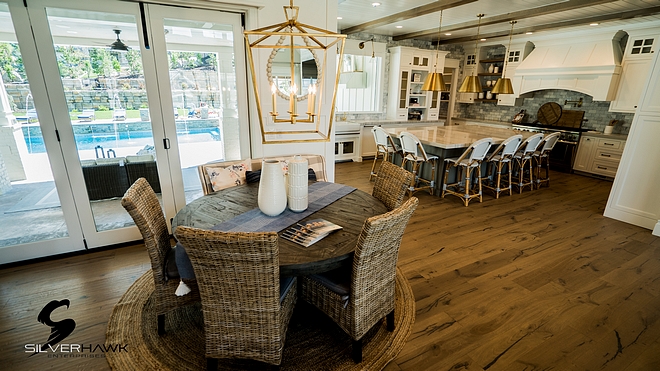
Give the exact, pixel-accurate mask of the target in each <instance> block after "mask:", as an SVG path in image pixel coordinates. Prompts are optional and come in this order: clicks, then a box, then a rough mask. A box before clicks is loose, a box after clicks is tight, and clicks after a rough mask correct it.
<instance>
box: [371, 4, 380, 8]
mask: <svg viewBox="0 0 660 371" xmlns="http://www.w3.org/2000/svg"><path fill="white" fill-rule="evenodd" d="M371 6H373V7H374V8H375V7H377V6H380V3H371Z"/></svg>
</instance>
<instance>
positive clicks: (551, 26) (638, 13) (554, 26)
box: [440, 6, 660, 45]
mask: <svg viewBox="0 0 660 371" xmlns="http://www.w3.org/2000/svg"><path fill="white" fill-rule="evenodd" d="M656 14H660V6H654V7H650V8H644V9H637V10H630V11H627V12H622V13H612V14H605V15H599V16H594V17H587V18H579V19H572V20H570V21H562V22H554V23H546V24H540V25H536V26H532V27H526V28H522V29H516V30H515V31H514V33H513V34H514V35H520V34H524V33H526V32H538V31H550V30H558V29H561V28H565V27H572V26H579V25H587V24H589V23H600V22H606V21H618V20H624V19H631V18H636V17H646V16H651V15H656ZM508 36H509V31H502V32H492V33H489V34H481V35H479V38H480V39H494V38H497V37H508ZM476 38H477V35H474V36H468V37H456V38H453V39H445V40H442V41H440V44H441V45H443V44H459V43H464V42H469V41H474V40H475V39H476Z"/></svg>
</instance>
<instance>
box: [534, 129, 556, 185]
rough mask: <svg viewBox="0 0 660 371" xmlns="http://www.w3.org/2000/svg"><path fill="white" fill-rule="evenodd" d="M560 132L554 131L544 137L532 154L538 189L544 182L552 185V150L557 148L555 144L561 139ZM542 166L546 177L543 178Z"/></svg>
mask: <svg viewBox="0 0 660 371" xmlns="http://www.w3.org/2000/svg"><path fill="white" fill-rule="evenodd" d="M559 134H560V133H559V132H557V133H552V134H550V135H548V136H546V137H545V138H543V141H541V144H539V146H538V148H537V150H536V151H535V152H534V154H533V155H532V159H533V160H534V162H535V163H536V179H535V181H536V189H539V188H541V185H542V184H544V183H545V184H547V185H548V187H550V152H552V149H553V148H555V144H557V141H558V140H559ZM544 165H545V166H544ZM542 167H543V168H544V169H545V177H543V178H541V168H542Z"/></svg>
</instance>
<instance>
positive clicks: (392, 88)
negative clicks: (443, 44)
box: [387, 46, 449, 120]
mask: <svg viewBox="0 0 660 371" xmlns="http://www.w3.org/2000/svg"><path fill="white" fill-rule="evenodd" d="M448 53H449V52H444V51H439V52H438V61H437V66H436V61H435V60H434V59H435V55H436V51H435V50H424V49H415V48H408V47H403V46H397V47H394V48H391V49H390V79H389V81H390V85H389V88H388V98H387V118H388V119H390V120H434V119H437V118H438V101H439V98H440V97H439V95H438V93H437V92H427V91H422V85H423V84H424V80H425V79H426V76H428V74H429V73H431V72H433V71H434V66H435V68H437V70H438V72H442V71H443V70H444V59H445V55H447V54H448Z"/></svg>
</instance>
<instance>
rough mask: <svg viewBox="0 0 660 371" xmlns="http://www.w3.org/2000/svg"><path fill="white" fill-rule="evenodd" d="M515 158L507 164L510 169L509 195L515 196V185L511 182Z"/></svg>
mask: <svg viewBox="0 0 660 371" xmlns="http://www.w3.org/2000/svg"><path fill="white" fill-rule="evenodd" d="M511 165H513V160H511V161H509V163H508V164H507V165H506V166H507V168H508V170H509V187H508V188H509V196H513V185H512V184H511V173H513V166H511Z"/></svg>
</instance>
